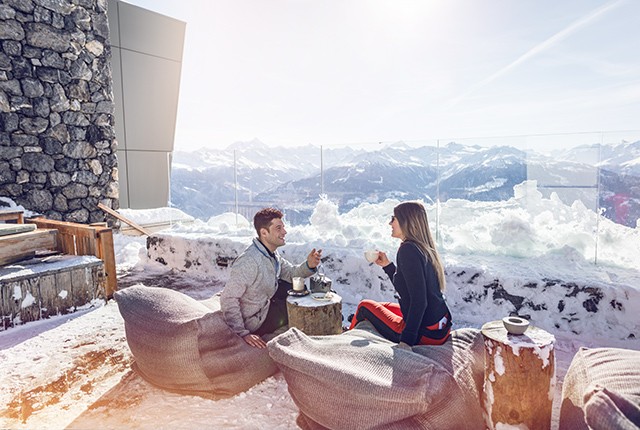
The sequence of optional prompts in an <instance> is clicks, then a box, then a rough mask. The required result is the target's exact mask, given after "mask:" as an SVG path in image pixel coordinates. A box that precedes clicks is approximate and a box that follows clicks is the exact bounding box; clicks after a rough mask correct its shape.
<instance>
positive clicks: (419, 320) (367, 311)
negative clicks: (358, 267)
mask: <svg viewBox="0 0 640 430" xmlns="http://www.w3.org/2000/svg"><path fill="white" fill-rule="evenodd" d="M389 224H390V225H391V236H392V237H395V238H398V239H400V240H402V243H401V244H400V248H399V249H398V254H397V256H396V261H397V263H398V267H397V268H396V266H395V265H394V264H393V263H391V262H390V261H389V259H388V258H387V255H386V254H385V253H384V252H381V251H380V252H378V258H377V259H376V261H375V263H376V264H377V265H378V266H381V267H382V268H383V270H384V271H385V272H386V273H387V275H389V278H391V281H392V282H393V286H394V287H395V289H396V291H397V292H398V294H399V296H400V297H399V301H400V303H399V304H397V303H378V302H375V301H373V300H363V301H362V302H360V304H359V305H358V309H357V310H356V313H355V315H354V316H353V319H352V320H351V327H350V328H349V329H352V328H354V327H355V326H356V324H358V323H359V322H360V321H362V320H368V321H369V322H371V323H372V324H373V325H374V327H375V328H376V329H377V330H378V331H379V332H380V334H382V335H383V336H384V337H385V338H387V339H389V340H391V341H392V342H398V343H399V344H400V346H401V347H404V348H406V347H408V346H413V345H441V344H443V343H444V342H446V340H447V339H448V338H449V333H450V331H451V314H450V313H449V309H448V307H447V304H446V303H445V300H444V296H443V295H442V292H443V291H444V288H445V279H444V268H443V266H442V261H441V260H440V256H439V255H438V251H437V250H436V247H435V244H434V243H433V239H432V237H431V231H430V230H429V223H428V220H427V212H426V210H425V208H424V206H423V205H422V204H421V203H418V202H405V203H401V204H399V205H398V206H396V207H395V208H394V209H393V216H392V217H391V221H390V222H389Z"/></svg>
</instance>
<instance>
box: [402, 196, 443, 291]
mask: <svg viewBox="0 0 640 430" xmlns="http://www.w3.org/2000/svg"><path fill="white" fill-rule="evenodd" d="M393 215H394V216H395V217H396V219H397V220H398V224H399V225H400V229H401V230H402V233H403V234H404V236H405V240H408V241H411V242H413V243H415V244H416V245H417V246H418V248H420V249H421V250H422V252H423V253H424V255H425V256H426V258H427V259H428V260H429V261H430V262H431V264H433V268H434V269H435V271H436V273H437V274H438V283H439V284H440V291H441V292H444V290H445V286H446V282H445V278H444V266H443V265H442V260H441V259H440V255H439V254H438V250H437V249H436V245H435V243H434V242H433V238H432V237H431V230H430V229H429V220H428V219H427V211H426V209H425V208H424V206H423V205H422V203H419V202H404V203H400V204H399V205H398V206H396V207H395V208H393Z"/></svg>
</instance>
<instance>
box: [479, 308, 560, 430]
mask: <svg viewBox="0 0 640 430" xmlns="http://www.w3.org/2000/svg"><path fill="white" fill-rule="evenodd" d="M481 331H482V336H483V338H484V350H485V354H484V356H485V370H484V390H483V396H482V401H483V406H484V411H485V419H486V421H487V427H488V428H489V429H492V430H493V429H498V428H526V429H529V430H534V429H549V428H550V427H551V406H552V403H553V397H554V394H555V386H556V380H555V378H556V374H555V354H554V350H553V345H554V342H555V337H554V336H553V335H552V334H550V333H548V332H546V331H544V330H542V329H540V328H537V327H533V326H529V328H527V330H526V331H525V332H524V334H521V335H514V334H510V333H508V332H507V330H506V329H505V328H504V325H503V324H502V321H492V322H488V323H486V324H485V325H483V326H482V330H481Z"/></svg>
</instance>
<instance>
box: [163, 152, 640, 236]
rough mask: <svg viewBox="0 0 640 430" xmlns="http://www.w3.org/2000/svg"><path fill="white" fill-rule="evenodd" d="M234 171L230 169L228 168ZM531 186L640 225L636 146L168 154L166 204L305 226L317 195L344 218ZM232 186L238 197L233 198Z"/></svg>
mask: <svg viewBox="0 0 640 430" xmlns="http://www.w3.org/2000/svg"><path fill="white" fill-rule="evenodd" d="M234 166H235V169H234ZM525 180H536V181H537V183H538V188H539V190H540V191H541V192H542V193H543V194H545V195H546V196H548V195H550V194H551V193H552V192H555V193H556V194H557V195H558V196H559V197H560V198H561V199H562V200H563V201H565V203H568V204H571V203H573V201H575V200H580V201H581V202H582V203H583V204H585V206H587V207H588V208H591V209H593V210H598V209H600V210H602V211H603V213H604V214H605V216H607V217H608V218H610V219H612V220H614V221H616V222H618V223H620V224H624V225H628V226H631V227H635V226H636V221H637V220H638V218H640V141H638V142H634V143H628V142H623V143H620V144H616V145H599V144H596V145H583V146H578V147H575V148H572V149H568V150H561V151H556V152H555V153H553V154H552V155H543V154H541V153H537V152H535V151H531V150H528V151H522V150H520V149H517V148H514V147H510V146H493V147H482V146H469V145H460V144H457V143H455V142H451V143H449V144H447V145H445V146H441V147H435V146H421V147H410V146H408V145H406V144H404V143H402V142H398V143H394V144H391V145H386V146H382V145H381V146H380V148H376V149H371V148H369V149H368V150H363V149H354V148H349V147H340V148H324V149H323V150H322V151H321V148H319V147H317V146H311V145H307V146H299V147H292V148H289V147H287V148H282V147H269V146H267V145H266V144H264V143H262V142H260V141H259V140H253V141H250V142H237V143H235V144H233V145H231V146H229V147H227V148H225V149H221V150H217V149H210V148H203V149H200V150H198V151H194V152H180V151H176V152H175V153H174V156H173V164H172V178H171V203H172V205H173V206H175V207H177V208H179V209H181V210H183V211H185V212H187V213H189V214H190V215H193V216H195V217H197V218H201V219H208V218H209V217H211V216H213V215H217V214H220V213H222V212H226V211H230V210H235V206H236V201H237V205H238V209H239V211H240V212H241V213H244V214H245V215H246V216H249V217H250V216H251V215H252V213H253V212H254V211H255V210H257V209H258V208H260V207H263V206H266V205H275V206H277V207H282V208H286V209H287V218H288V220H289V222H294V223H296V222H306V221H307V220H308V217H309V215H310V213H311V210H312V208H313V206H314V204H315V203H316V202H317V200H318V196H319V195H320V194H326V195H327V196H328V197H329V198H330V199H332V200H334V201H336V202H337V203H338V205H339V207H340V209H341V210H343V211H347V210H349V209H351V208H353V207H355V206H357V205H359V204H361V203H364V202H368V203H378V202H381V201H384V200H385V199H388V198H396V199H423V200H424V201H427V202H429V201H435V200H436V197H437V196H439V198H440V200H441V201H446V200H449V199H453V198H456V199H465V200H471V201H498V200H506V199H509V198H510V197H513V186H514V185H517V184H519V183H522V182H523V181H525ZM236 183H237V191H236V186H235V185H236Z"/></svg>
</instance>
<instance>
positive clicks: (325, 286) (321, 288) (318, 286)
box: [309, 264, 331, 293]
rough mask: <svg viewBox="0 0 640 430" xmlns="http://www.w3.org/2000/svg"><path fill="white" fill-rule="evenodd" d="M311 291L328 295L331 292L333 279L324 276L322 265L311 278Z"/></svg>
mask: <svg viewBox="0 0 640 430" xmlns="http://www.w3.org/2000/svg"><path fill="white" fill-rule="evenodd" d="M309 290H311V292H312V293H328V292H329V291H331V279H329V277H327V275H325V274H324V269H323V268H322V264H321V265H320V266H319V267H318V271H317V272H316V273H315V274H314V275H313V276H312V277H310V278H309Z"/></svg>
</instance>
